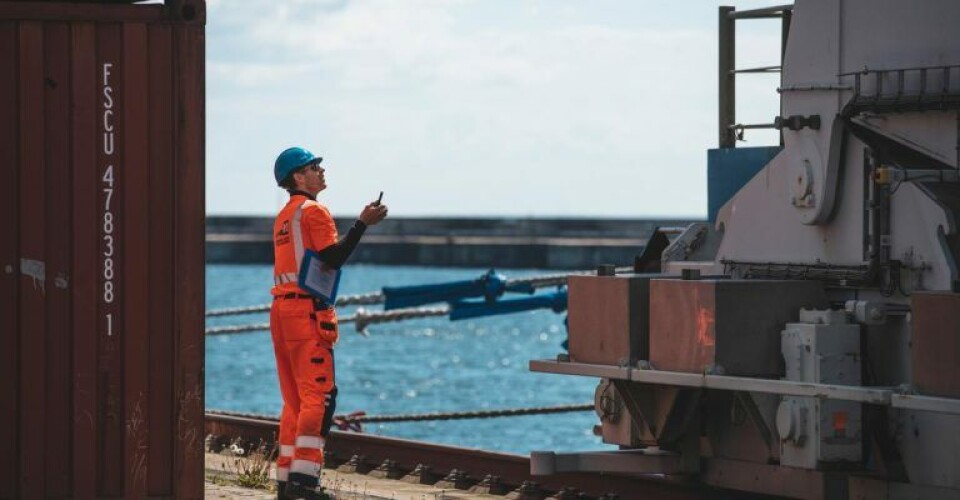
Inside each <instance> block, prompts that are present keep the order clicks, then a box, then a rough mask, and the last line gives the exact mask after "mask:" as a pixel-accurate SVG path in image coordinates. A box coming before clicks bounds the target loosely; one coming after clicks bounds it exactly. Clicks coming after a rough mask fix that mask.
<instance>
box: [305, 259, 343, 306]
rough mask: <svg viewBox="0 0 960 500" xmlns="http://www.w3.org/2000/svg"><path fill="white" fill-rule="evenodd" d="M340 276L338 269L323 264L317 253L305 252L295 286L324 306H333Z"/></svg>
mask: <svg viewBox="0 0 960 500" xmlns="http://www.w3.org/2000/svg"><path fill="white" fill-rule="evenodd" d="M340 274H341V273H340V270H339V269H336V268H334V267H332V266H330V265H328V264H327V263H326V262H324V261H323V259H321V258H320V255H319V254H317V252H314V251H313V250H307V251H305V252H304V253H303V262H302V263H301V264H300V276H299V277H298V280H297V285H298V286H299V287H300V288H302V289H304V290H306V291H308V292H310V295H313V296H314V297H316V298H318V299H321V300H322V301H323V302H324V303H325V304H327V305H329V306H333V305H336V303H337V289H339V288H340Z"/></svg>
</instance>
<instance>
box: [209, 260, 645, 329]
mask: <svg viewBox="0 0 960 500" xmlns="http://www.w3.org/2000/svg"><path fill="white" fill-rule="evenodd" d="M632 271H633V268H632V267H629V266H627V267H618V268H616V273H617V274H623V273H629V272H632ZM596 272H597V271H596V270H588V271H570V272H565V273H555V274H545V275H542V276H531V277H529V278H514V279H508V280H506V281H505V283H506V287H507V288H511V287H516V286H520V285H529V286H530V287H532V288H544V287H548V286H560V285H565V284H566V283H567V278H568V277H570V276H584V275H591V274H596ZM384 300H386V297H385V296H384V295H383V293H382V292H370V293H361V294H357V295H345V296H343V297H340V298H338V299H337V306H338V307H343V306H370V305H376V304H382V303H383V302H384ZM269 310H270V304H260V305H256V306H241V307H225V308H221V309H211V310H209V311H207V313H206V316H207V317H208V318H213V317H217V316H237V315H243V314H255V313H261V312H267V311H269ZM243 331H253V330H243ZM231 333H236V332H231Z"/></svg>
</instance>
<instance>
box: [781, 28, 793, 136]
mask: <svg viewBox="0 0 960 500" xmlns="http://www.w3.org/2000/svg"><path fill="white" fill-rule="evenodd" d="M780 15H781V16H783V17H781V18H780V87H781V88H783V68H784V67H785V66H784V65H785V61H784V60H785V59H786V58H787V39H789V38H790V21H792V20H793V10H791V9H785V10H784V11H783V12H781V13H780ZM785 114H786V113H784V112H783V94H780V116H784V115H785ZM780 145H781V146H783V129H781V130H780Z"/></svg>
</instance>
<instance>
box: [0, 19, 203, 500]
mask: <svg viewBox="0 0 960 500" xmlns="http://www.w3.org/2000/svg"><path fill="white" fill-rule="evenodd" d="M204 24H205V5H204V3H203V1H193V0H179V1H168V2H166V3H165V4H162V5H161V4H150V5H141V4H120V3H112V4H105V3H53V2H5V1H0V233H2V236H0V268H2V271H0V498H42V497H56V498H63V497H73V498H94V497H97V498H101V497H114V498H120V497H122V498H141V497H167V498H169V497H176V498H199V497H201V496H202V495H203V438H204V436H203V401H204V400H203V352H204V339H203V310H204V185H203V184H204Z"/></svg>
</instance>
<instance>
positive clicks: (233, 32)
mask: <svg viewBox="0 0 960 500" xmlns="http://www.w3.org/2000/svg"><path fill="white" fill-rule="evenodd" d="M730 3H732V4H734V5H735V6H736V7H737V9H741V10H742V9H747V8H756V7H762V6H766V5H774V4H776V2H760V1H739V2H724V4H730ZM719 5H720V3H717V2H715V1H708V0H685V1H674V2H663V1H656V2H655V1H646V0H579V1H573V0H362V1H347V0H244V1H242V2H240V1H230V0H208V1H207V75H206V76H207V109H206V112H207V142H206V144H207V158H206V160H207V161H206V167H207V179H206V195H207V213H208V214H210V215H226V214H230V215H272V214H274V213H276V211H277V210H278V209H279V207H280V206H282V204H283V203H284V202H285V200H286V198H287V195H286V194H285V193H284V192H283V191H282V190H280V188H278V187H276V184H275V182H274V179H273V170H272V169H273V162H274V160H275V158H276V156H277V155H278V154H279V153H280V151H282V150H283V149H285V148H287V147H289V146H295V145H298V146H303V147H306V148H307V149H309V150H311V151H312V152H313V153H314V154H317V155H318V156H322V157H323V158H324V162H323V165H324V166H325V167H326V169H327V172H326V177H327V184H328V186H329V187H328V189H327V190H326V191H324V192H323V193H321V194H320V197H319V198H320V200H321V202H322V203H324V204H326V205H327V206H328V207H329V208H330V209H331V211H332V212H333V213H334V214H335V215H347V216H353V215H355V214H359V213H360V210H361V208H362V206H363V205H364V204H365V203H368V202H370V201H372V200H374V199H376V197H377V195H378V194H379V192H380V191H381V190H382V191H384V203H385V204H387V205H388V206H389V207H390V214H391V215H392V216H407V217H414V216H433V217H449V216H477V217H591V218H610V217H616V218H621V217H622V218H643V217H703V216H705V214H706V206H707V201H706V197H707V195H706V158H707V153H706V150H707V149H709V148H713V147H716V146H717V131H716V129H717V7H718V6H719ZM779 44H780V28H779V21H778V20H777V21H774V20H749V21H740V22H738V23H737V66H738V67H748V66H768V65H776V64H779V51H780V48H779ZM777 81H778V76H776V75H744V76H741V77H738V79H737V120H738V121H739V122H741V123H769V122H771V121H772V119H773V117H774V116H775V115H776V114H777V112H778V96H777V94H776V87H777ZM751 132H752V133H751ZM776 140H777V139H776V136H775V135H774V134H772V133H771V132H767V131H747V135H746V142H745V143H741V144H742V145H744V146H762V145H770V144H774V143H775V142H776Z"/></svg>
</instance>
